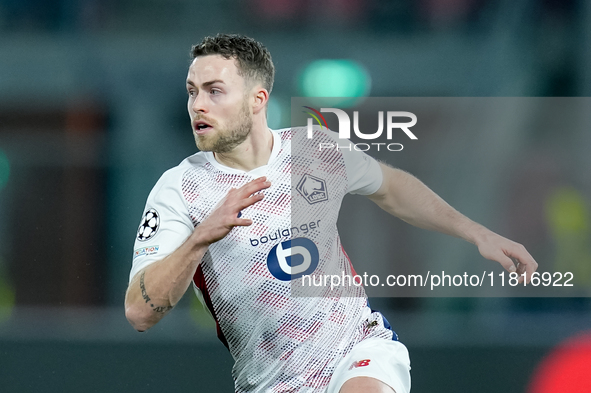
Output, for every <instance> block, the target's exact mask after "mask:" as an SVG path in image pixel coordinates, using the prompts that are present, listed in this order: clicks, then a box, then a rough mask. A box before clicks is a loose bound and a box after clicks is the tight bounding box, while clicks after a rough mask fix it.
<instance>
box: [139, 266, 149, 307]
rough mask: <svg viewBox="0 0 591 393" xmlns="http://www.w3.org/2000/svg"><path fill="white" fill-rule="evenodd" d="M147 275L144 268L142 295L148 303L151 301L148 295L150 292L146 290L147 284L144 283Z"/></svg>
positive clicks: (141, 282) (141, 284)
mask: <svg viewBox="0 0 591 393" xmlns="http://www.w3.org/2000/svg"><path fill="white" fill-rule="evenodd" d="M145 275H146V271H145V270H144V271H143V272H142V275H141V276H140V288H141V290H142V297H143V298H144V300H145V301H146V303H148V302H149V301H150V296H148V293H147V292H146V285H145V284H144V276H145Z"/></svg>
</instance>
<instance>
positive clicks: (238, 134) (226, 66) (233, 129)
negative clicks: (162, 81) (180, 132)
mask: <svg viewBox="0 0 591 393" xmlns="http://www.w3.org/2000/svg"><path fill="white" fill-rule="evenodd" d="M248 90H249V89H248V86H247V84H246V83H245V80H244V78H243V77H242V76H240V75H238V68H237V66H236V61H235V60H234V59H224V58H223V57H222V56H219V55H208V56H202V57H197V58H196V59H195V60H193V63H191V66H190V67H189V73H188V75H187V92H188V94H189V100H188V103H187V109H188V110H189V116H190V117H191V125H192V127H193V135H194V136H195V142H196V143H197V147H198V148H199V150H202V151H213V152H216V153H227V152H229V151H231V150H232V149H234V148H235V147H236V146H238V145H239V144H240V143H242V142H244V140H245V139H246V138H247V137H248V135H249V133H250V130H251V128H252V109H251V107H250V104H249V103H250V101H249V99H248V95H247V92H248Z"/></svg>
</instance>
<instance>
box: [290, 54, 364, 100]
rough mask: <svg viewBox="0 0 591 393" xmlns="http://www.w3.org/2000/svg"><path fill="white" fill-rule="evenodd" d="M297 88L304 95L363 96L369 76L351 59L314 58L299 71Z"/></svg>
mask: <svg viewBox="0 0 591 393" xmlns="http://www.w3.org/2000/svg"><path fill="white" fill-rule="evenodd" d="M298 88H299V91H300V93H301V94H302V95H303V96H304V97H365V96H367V94H368V93H369V90H370V88H371V78H370V76H369V74H368V72H367V71H366V70H365V68H364V67H363V66H362V65H361V64H359V63H357V62H355V61H353V60H316V61H314V62H312V63H310V64H308V66H307V67H306V68H304V70H303V71H302V72H301V73H300V75H299V79H298ZM349 101H351V100H349ZM353 101H355V100H353Z"/></svg>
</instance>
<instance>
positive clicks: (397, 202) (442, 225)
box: [370, 165, 492, 244]
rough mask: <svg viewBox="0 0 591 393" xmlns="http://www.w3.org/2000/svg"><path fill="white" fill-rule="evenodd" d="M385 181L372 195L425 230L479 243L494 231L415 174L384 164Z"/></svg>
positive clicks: (376, 200)
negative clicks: (465, 213) (477, 221)
mask: <svg viewBox="0 0 591 393" xmlns="http://www.w3.org/2000/svg"><path fill="white" fill-rule="evenodd" d="M382 171H383V173H384V184H383V185H382V188H380V190H379V192H378V193H376V194H374V195H372V196H370V199H372V200H373V201H374V202H375V203H377V204H378V205H379V206H380V207H381V208H382V209H384V210H385V211H387V212H388V213H390V214H393V215H395V216H397V217H399V218H400V219H402V220H404V221H406V222H408V223H409V224H411V225H414V226H417V227H419V228H423V229H429V230H434V231H438V232H442V233H445V234H448V235H452V236H455V237H459V238H462V239H464V240H467V241H469V242H471V243H474V244H478V243H479V241H480V240H482V239H483V238H484V237H486V236H489V235H491V234H492V232H491V231H490V230H488V229H486V228H485V227H483V226H482V225H480V224H478V223H476V222H474V221H472V220H470V219H469V218H468V217H466V216H464V215H463V214H461V213H460V212H458V211H457V210H455V209H454V208H453V207H451V206H450V205H449V204H448V203H447V202H445V201H444V200H443V199H442V198H441V197H439V196H438V195H437V194H435V193H434V192H433V191H432V190H431V189H429V188H428V187H427V186H426V185H425V184H423V183H422V182H421V181H420V180H419V179H417V178H416V177H414V176H413V175H411V174H409V173H407V172H404V171H402V170H399V169H394V168H390V167H387V166H385V165H382Z"/></svg>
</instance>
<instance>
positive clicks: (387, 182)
mask: <svg viewBox="0 0 591 393" xmlns="http://www.w3.org/2000/svg"><path fill="white" fill-rule="evenodd" d="M380 167H381V169H382V173H383V182H382V185H381V186H380V188H379V189H378V191H377V192H375V193H374V194H371V195H368V197H369V199H371V200H372V201H374V202H375V203H376V204H377V205H378V206H379V207H381V208H382V209H384V210H385V211H387V212H388V213H390V214H392V215H394V216H396V217H398V218H400V219H402V220H404V221H405V222H407V223H409V224H411V225H414V226H416V227H419V228H423V229H429V230H432V231H438V232H441V233H445V234H448V235H451V236H455V237H459V238H461V239H464V240H466V241H469V242H470V243H473V244H475V245H476V246H477V247H478V251H479V252H480V254H481V255H482V256H483V257H485V258H487V259H490V260H492V261H496V262H498V263H500V264H501V265H502V266H503V267H504V268H505V269H506V270H508V271H510V272H517V273H518V274H522V273H524V272H525V273H526V282H529V280H530V279H531V275H532V273H533V272H535V271H536V269H537V268H538V264H537V263H536V261H535V260H534V259H533V257H532V256H531V255H530V254H529V253H528V252H527V250H526V249H525V247H523V246H522V245H521V244H519V243H516V242H514V241H511V240H509V239H507V238H505V237H503V236H500V235H498V234H496V233H494V232H492V231H491V230H489V229H487V228H485V227H484V226H482V225H480V224H478V223H476V222H474V221H472V220H470V219H469V218H468V217H466V216H464V215H463V214H461V213H460V212H458V211H457V210H455V209H454V208H453V207H451V206H450V205H449V204H448V203H447V202H445V201H444V200H443V199H442V198H441V197H439V196H438V195H437V194H435V193H434V192H433V191H432V190H431V189H429V187H427V186H426V185H425V184H423V183H422V182H421V181H420V180H419V179H417V178H416V177H414V176H413V175H411V174H409V173H407V172H405V171H402V170H400V169H396V168H391V167H389V166H387V165H384V164H382V163H380ZM520 281H523V279H522V278H521V277H520Z"/></svg>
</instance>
